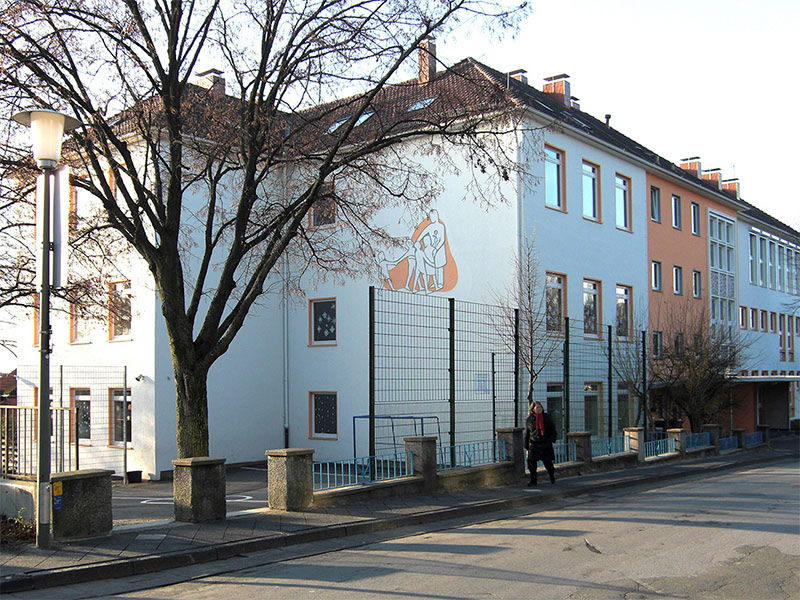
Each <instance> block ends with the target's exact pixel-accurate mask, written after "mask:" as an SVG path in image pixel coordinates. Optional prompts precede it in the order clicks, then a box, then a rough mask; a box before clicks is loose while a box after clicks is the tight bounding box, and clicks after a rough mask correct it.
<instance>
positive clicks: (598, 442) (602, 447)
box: [592, 435, 631, 456]
mask: <svg viewBox="0 0 800 600" xmlns="http://www.w3.org/2000/svg"><path fill="white" fill-rule="evenodd" d="M630 449H631V444H630V441H629V439H628V438H626V437H625V436H624V435H617V436H614V437H610V438H592V456H607V455H609V454H619V453H620V452H627V451H628V450H630Z"/></svg>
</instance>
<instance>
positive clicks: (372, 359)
mask: <svg viewBox="0 0 800 600" xmlns="http://www.w3.org/2000/svg"><path fill="white" fill-rule="evenodd" d="M353 427H354V431H353V443H354V444H355V425H354V426H353ZM368 450H369V454H368V456H375V286H372V285H371V286H369V449H368ZM353 456H356V452H355V449H354V450H353ZM370 462H371V461H370ZM373 468H374V467H373ZM374 475H375V473H374V472H372V473H370V476H371V477H372V478H374Z"/></svg>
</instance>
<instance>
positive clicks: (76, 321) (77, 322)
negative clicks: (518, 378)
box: [69, 302, 91, 344]
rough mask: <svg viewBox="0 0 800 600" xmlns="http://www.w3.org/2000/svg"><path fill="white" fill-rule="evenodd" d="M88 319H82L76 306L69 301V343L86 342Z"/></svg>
mask: <svg viewBox="0 0 800 600" xmlns="http://www.w3.org/2000/svg"><path fill="white" fill-rule="evenodd" d="M87 327H88V321H87V320H86V319H82V318H81V316H80V314H79V311H78V308H77V307H76V306H75V304H74V303H72V302H70V305H69V343H70V344H88V343H89V342H90V341H91V340H90V339H89V332H88V331H87V329H86V328H87Z"/></svg>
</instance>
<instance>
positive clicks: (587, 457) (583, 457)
mask: <svg viewBox="0 0 800 600" xmlns="http://www.w3.org/2000/svg"><path fill="white" fill-rule="evenodd" d="M567 442H575V453H576V455H577V456H576V458H577V460H578V462H582V463H583V464H584V465H586V468H587V469H591V468H592V432H591V431H571V432H570V433H568V434H567Z"/></svg>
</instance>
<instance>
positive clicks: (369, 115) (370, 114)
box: [356, 111, 375, 127]
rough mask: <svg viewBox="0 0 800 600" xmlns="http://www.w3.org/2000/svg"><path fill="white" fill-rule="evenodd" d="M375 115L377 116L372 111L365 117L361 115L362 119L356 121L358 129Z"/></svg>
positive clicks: (365, 114)
mask: <svg viewBox="0 0 800 600" xmlns="http://www.w3.org/2000/svg"><path fill="white" fill-rule="evenodd" d="M374 114H375V112H374V111H370V112H365V113H364V114H363V115H361V116H360V117H358V120H357V121H356V127H358V126H359V125H361V124H362V123H363V122H364V121H366V120H367V119H369V118H370V117H371V116H372V115H374Z"/></svg>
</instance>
